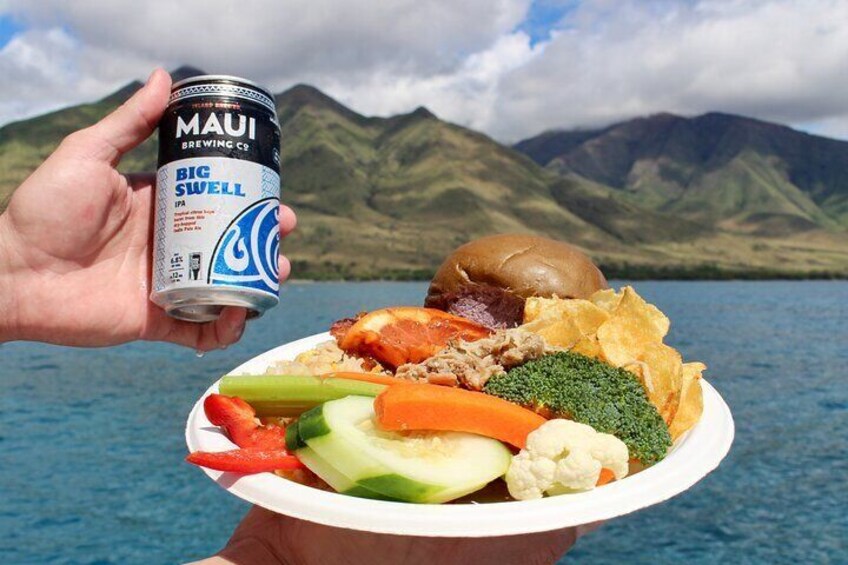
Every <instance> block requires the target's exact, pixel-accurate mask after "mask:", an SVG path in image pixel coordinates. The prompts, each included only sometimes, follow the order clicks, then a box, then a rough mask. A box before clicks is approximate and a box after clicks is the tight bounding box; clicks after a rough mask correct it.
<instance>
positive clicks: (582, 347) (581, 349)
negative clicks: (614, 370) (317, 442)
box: [571, 336, 603, 359]
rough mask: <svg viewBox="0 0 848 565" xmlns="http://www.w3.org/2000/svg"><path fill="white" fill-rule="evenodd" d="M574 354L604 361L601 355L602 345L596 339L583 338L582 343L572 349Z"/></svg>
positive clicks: (579, 342) (576, 344)
mask: <svg viewBox="0 0 848 565" xmlns="http://www.w3.org/2000/svg"><path fill="white" fill-rule="evenodd" d="M571 351H573V352H574V353H579V354H580V355H585V356H586V357H594V358H595V359H603V357H602V355H601V344H600V343H598V340H597V338H595V337H585V336H584V337H583V338H582V339H581V340H580V341H578V342H577V343H575V344H574V347H572V348H571Z"/></svg>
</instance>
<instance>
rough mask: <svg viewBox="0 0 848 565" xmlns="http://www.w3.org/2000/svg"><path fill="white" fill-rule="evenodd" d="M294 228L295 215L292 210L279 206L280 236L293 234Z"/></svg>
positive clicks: (282, 205)
mask: <svg viewBox="0 0 848 565" xmlns="http://www.w3.org/2000/svg"><path fill="white" fill-rule="evenodd" d="M296 227H297V215H295V213H294V210H292V209H291V208H289V207H288V206H286V205H285V204H280V236H281V237H286V236H287V235H289V234H290V233H291V232H293V231H294V228H296Z"/></svg>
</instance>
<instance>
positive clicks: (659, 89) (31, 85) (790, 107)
mask: <svg viewBox="0 0 848 565" xmlns="http://www.w3.org/2000/svg"><path fill="white" fill-rule="evenodd" d="M3 9H5V10H8V11H11V12H12V13H13V14H15V15H16V16H17V17H18V18H20V19H21V20H23V21H24V22H25V24H26V25H27V26H28V31H26V32H24V33H23V34H21V35H19V36H16V37H15V38H14V39H13V40H12V41H11V42H10V43H9V44H8V45H6V46H5V47H4V48H3V49H2V50H0V73H2V75H3V77H4V80H3V81H2V83H0V123H2V122H6V121H9V120H12V119H16V118H20V117H24V116H28V115H32V114H34V113H38V112H42V111H45V110H48V109H52V108H55V107H58V106H61V105H65V104H70V103H78V102H82V101H89V100H93V99H96V98H99V97H102V96H104V95H106V94H108V93H109V92H111V91H112V90H114V89H115V88H117V87H118V86H120V85H122V84H123V83H125V82H127V81H128V80H131V79H136V78H138V79H143V78H144V77H145V76H146V75H147V74H148V73H149V71H150V69H151V67H152V66H153V65H156V64H160V65H164V66H166V67H167V68H173V67H174V66H177V65H179V64H183V63H188V64H192V65H195V66H198V67H201V68H203V69H205V70H207V71H210V72H221V73H231V74H240V75H244V76H248V77H250V78H253V79H255V80H258V81H261V82H264V83H266V84H268V85H269V86H271V87H272V88H273V89H275V90H282V89H284V88H286V87H288V86H291V85H292V84H295V83H298V82H305V83H309V84H314V85H315V86H317V87H319V88H321V89H323V90H325V91H327V92H328V93H329V94H330V95H332V96H334V97H336V98H337V99H339V100H340V101H342V102H343V103H345V104H348V105H350V106H351V107H352V108H354V109H355V110H357V111H360V112H363V113H366V114H375V115H389V114H393V113H397V112H403V111H409V110H411V109H413V108H415V107H416V106H419V105H425V106H427V107H429V108H430V109H432V110H433V111H434V112H436V113H437V114H438V115H439V116H440V117H443V118H445V119H448V120H451V121H454V122H458V123H461V124H465V125H469V126H471V127H474V128H476V129H482V130H484V131H486V132H487V133H490V134H492V135H494V136H496V137H498V138H500V139H503V140H507V141H511V140H515V139H518V138H520V137H524V136H527V135H532V134H535V133H537V132H539V131H541V130H544V129H550V128H553V127H574V126H593V125H600V124H605V123H609V122H611V121H615V120H619V119H625V118H629V117H632V116H635V115H640V114H646V113H651V112H658V111H673V112H679V113H683V114H696V113H700V112H704V111H709V110H721V111H728V112H735V113H741V114H746V115H751V116H754V117H759V118H762V119H768V120H775V121H781V122H785V123H790V124H795V125H800V126H803V127H804V128H807V129H810V130H813V131H816V132H819V133H825V134H831V135H836V136H840V137H846V138H848V129H846V124H848V96H845V94H844V93H845V92H846V91H848V26H846V25H844V22H846V21H848V2H845V1H843V0H806V1H803V2H802V1H800V0H746V1H741V0H700V1H685V2H671V1H644V0H643V1H637V0H619V1H616V0H587V1H584V2H583V3H582V4H581V6H580V7H579V8H577V9H576V10H573V11H570V12H569V14H568V16H567V19H566V20H565V21H563V22H561V23H560V25H558V26H556V27H557V28H558V30H557V31H555V32H554V33H553V34H552V35H551V38H550V39H549V40H548V41H546V42H544V43H540V44H536V45H532V44H531V41H530V38H529V37H528V36H527V35H526V34H525V33H524V32H521V31H516V29H517V28H518V26H519V25H520V24H521V22H522V21H523V20H524V18H525V17H526V15H527V12H528V9H529V0H498V1H492V0H470V1H463V2H455V1H452V0H430V1H425V0H395V1H380V2H371V3H368V4H365V3H361V2H348V1H345V0H305V1H301V0H286V1H281V2H277V1H272V0H263V1H253V2H246V1H242V2H232V1H229V0H228V1H217V0H185V1H181V2H165V1H164V0H156V1H148V2H136V1H134V0H113V1H110V2H102V1H96V0H78V1H75V2H64V1H60V0H43V1H40V2H28V1H23V0H17V1H16V0H6V1H4V2H3Z"/></svg>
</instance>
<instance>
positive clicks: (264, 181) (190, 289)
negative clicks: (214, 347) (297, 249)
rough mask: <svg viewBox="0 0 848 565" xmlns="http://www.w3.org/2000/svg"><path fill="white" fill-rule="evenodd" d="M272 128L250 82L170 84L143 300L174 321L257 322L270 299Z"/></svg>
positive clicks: (267, 108) (275, 197) (266, 95)
mask: <svg viewBox="0 0 848 565" xmlns="http://www.w3.org/2000/svg"><path fill="white" fill-rule="evenodd" d="M279 204H280V124H279V121H278V120H277V113H276V108H275V105H274V98H273V96H272V95H271V93H270V92H269V91H268V90H266V89H264V88H262V87H259V86H257V85H256V84H254V83H253V82H251V81H248V80H245V79H242V78H238V77H232V76H223V75H203V76H195V77H191V78H188V79H185V80H182V81H180V82H177V83H176V84H174V85H173V87H172V89H171V97H170V99H169V102H168V107H167V109H166V110H165V114H164V116H163V117H162V120H161V121H160V122H159V164H158V170H157V175H156V212H155V226H154V232H153V273H152V283H153V290H152V292H151V296H150V298H151V300H152V301H153V302H154V303H156V304H157V305H159V306H161V307H162V308H164V310H165V311H166V312H167V313H168V314H169V315H170V316H173V317H174V318H179V319H181V320H188V321H192V322H208V321H212V320H215V319H216V318H217V317H218V316H219V315H220V313H221V309H222V308H224V307H225V306H240V307H244V308H247V309H248V315H249V316H259V315H261V314H262V313H263V312H265V311H266V310H268V309H269V308H271V307H273V306H275V305H276V304H277V302H278V301H279V255H278V254H279V248H280V233H279Z"/></svg>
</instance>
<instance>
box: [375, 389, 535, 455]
mask: <svg viewBox="0 0 848 565" xmlns="http://www.w3.org/2000/svg"><path fill="white" fill-rule="evenodd" d="M374 410H375V411H376V412H377V421H378V423H379V424H380V427H381V428H383V429H386V430H442V431H456V432H471V433H475V434H480V435H482V436H486V437H491V438H495V439H499V440H501V441H503V442H506V443H509V444H511V445H514V446H516V447H521V448H523V447H524V445H525V443H526V441H527V434H529V433H530V432H532V431H533V430H535V429H536V428H538V427H539V426H541V425H542V424H544V423H545V421H546V420H545V419H544V418H543V417H542V416H540V415H538V414H536V413H535V412H533V411H531V410H527V409H526V408H522V407H521V406H518V405H517V404H513V403H511V402H508V401H506V400H503V399H501V398H497V397H494V396H490V395H488V394H485V393H482V392H473V391H470V390H465V389H461V388H451V387H446V386H439V385H430V384H400V385H396V386H390V387H388V388H387V389H386V390H385V391H383V392H382V393H380V394H379V395H378V396H377V398H376V400H375V401H374Z"/></svg>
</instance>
